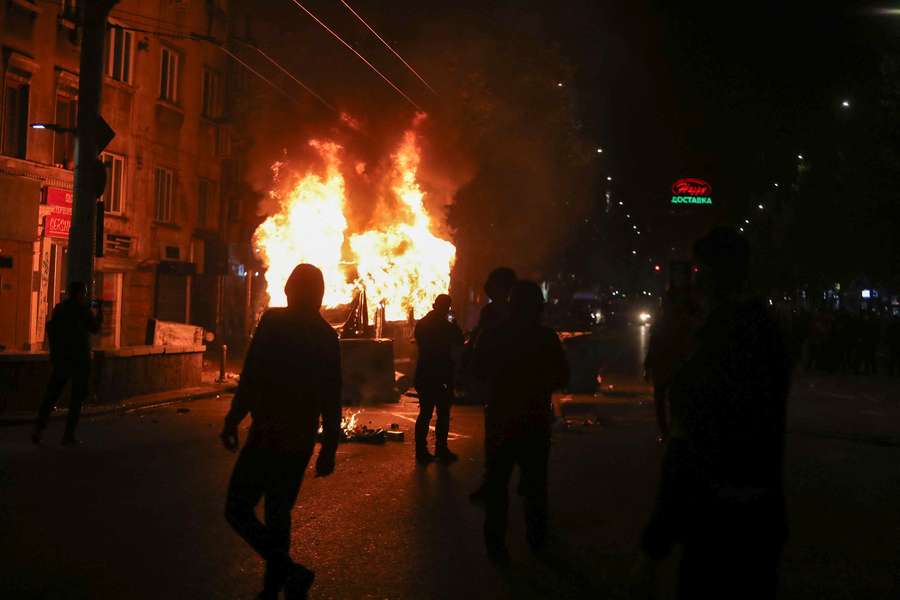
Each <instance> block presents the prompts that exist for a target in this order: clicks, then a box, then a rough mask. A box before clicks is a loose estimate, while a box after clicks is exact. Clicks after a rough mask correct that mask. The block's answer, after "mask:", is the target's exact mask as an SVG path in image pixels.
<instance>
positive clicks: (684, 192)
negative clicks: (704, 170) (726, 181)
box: [672, 177, 713, 204]
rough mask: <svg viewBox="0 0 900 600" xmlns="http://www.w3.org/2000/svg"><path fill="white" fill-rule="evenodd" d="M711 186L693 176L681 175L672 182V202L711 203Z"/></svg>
mask: <svg viewBox="0 0 900 600" xmlns="http://www.w3.org/2000/svg"><path fill="white" fill-rule="evenodd" d="M712 203H713V202H712V186H711V185H709V182H706V181H703V180H702V179H694V178H693V177H682V178H681V179H679V180H677V181H676V182H675V183H673V184H672V204H712Z"/></svg>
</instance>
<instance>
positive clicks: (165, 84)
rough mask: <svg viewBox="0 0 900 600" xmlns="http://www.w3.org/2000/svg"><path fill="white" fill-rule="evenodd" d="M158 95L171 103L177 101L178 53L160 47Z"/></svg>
mask: <svg viewBox="0 0 900 600" xmlns="http://www.w3.org/2000/svg"><path fill="white" fill-rule="evenodd" d="M159 97H160V99H161V100H167V101H169V102H171V103H173V104H174V103H176V102H178V53H177V52H175V51H174V50H170V49H169V48H163V49H162V65H161V66H160V71H159Z"/></svg>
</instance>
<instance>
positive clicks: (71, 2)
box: [60, 0, 78, 20]
mask: <svg viewBox="0 0 900 600" xmlns="http://www.w3.org/2000/svg"><path fill="white" fill-rule="evenodd" d="M60 9H61V10H60V16H61V17H62V18H63V19H72V20H75V19H77V18H78V0H61V2H60Z"/></svg>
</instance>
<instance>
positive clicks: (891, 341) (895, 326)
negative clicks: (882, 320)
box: [885, 316, 900, 375]
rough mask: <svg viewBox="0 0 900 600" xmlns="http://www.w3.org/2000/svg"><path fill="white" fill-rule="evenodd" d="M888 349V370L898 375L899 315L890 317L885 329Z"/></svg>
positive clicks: (899, 361)
mask: <svg viewBox="0 0 900 600" xmlns="http://www.w3.org/2000/svg"><path fill="white" fill-rule="evenodd" d="M885 338H886V340H887V350H888V372H889V373H890V374H891V375H900V316H894V317H891V319H890V321H888V324H887V328H886V331H885Z"/></svg>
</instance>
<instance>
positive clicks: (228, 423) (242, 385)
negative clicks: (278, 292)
mask: <svg viewBox="0 0 900 600" xmlns="http://www.w3.org/2000/svg"><path fill="white" fill-rule="evenodd" d="M268 323H269V320H268V319H267V318H266V315H263V317H262V319H260V321H259V325H258V326H257V328H256V333H254V334H253V339H252V340H250V348H249V349H248V350H247V357H246V358H245V359H244V368H243V369H241V379H240V382H239V383H238V389H237V391H236V392H235V394H234V398H233V399H232V400H231V409H230V410H229V411H228V414H226V415H225V423H224V426H223V427H222V435H221V436H220V437H221V439H222V443H223V444H224V445H225V447H226V448H227V449H228V450H231V451H232V452H233V451H235V450H237V449H238V426H239V425H240V424H241V421H243V420H244V417H246V416H247V413H248V412H250V409H251V408H252V404H253V400H254V399H255V397H256V396H255V393H256V390H255V387H256V381H255V379H256V374H257V372H258V370H259V362H260V354H261V352H262V350H261V348H263V347H264V346H265V338H266V337H267V335H268V330H269V326H268Z"/></svg>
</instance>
